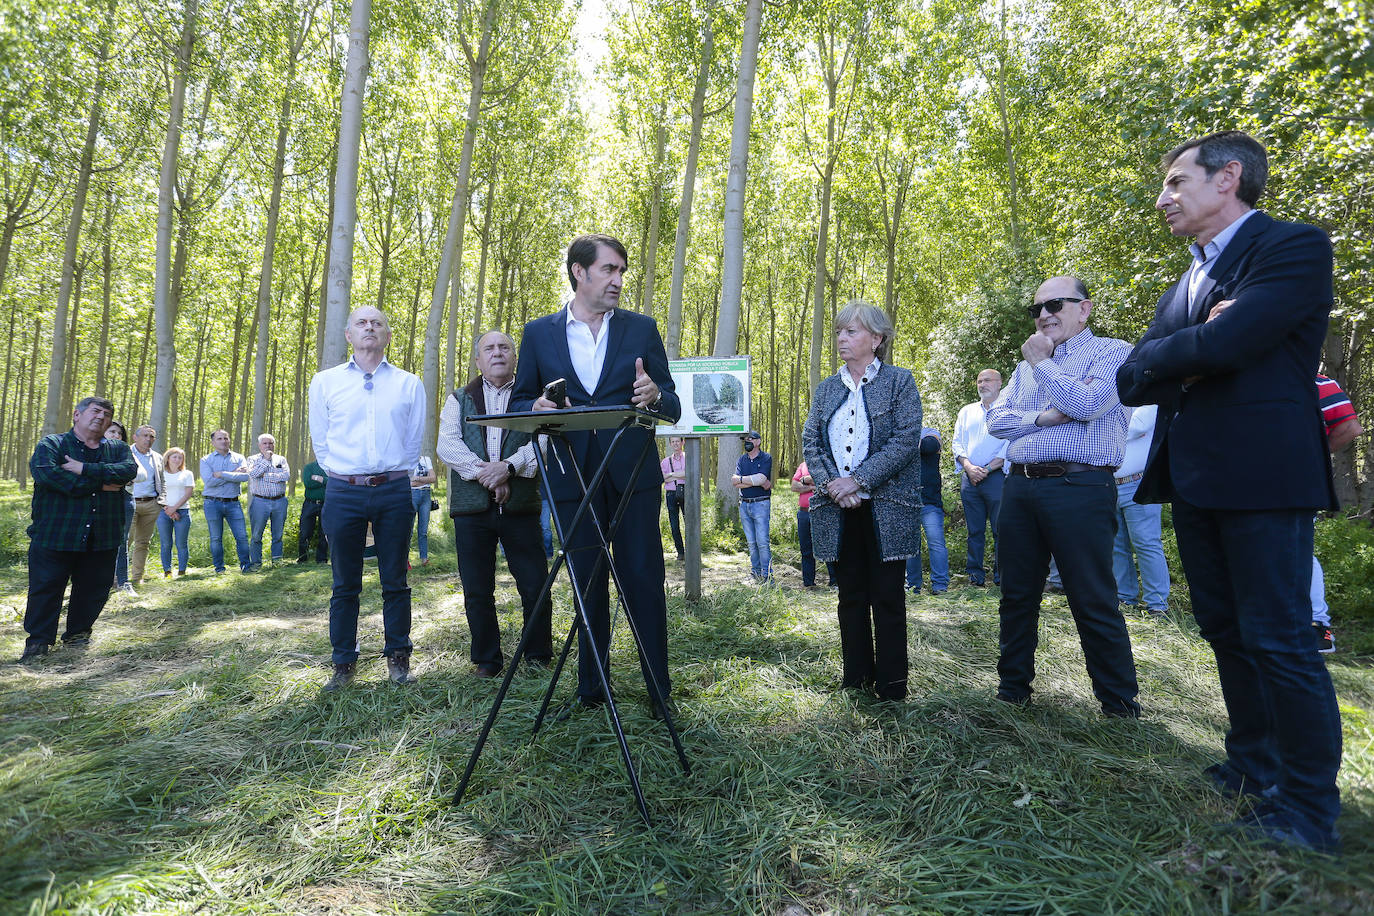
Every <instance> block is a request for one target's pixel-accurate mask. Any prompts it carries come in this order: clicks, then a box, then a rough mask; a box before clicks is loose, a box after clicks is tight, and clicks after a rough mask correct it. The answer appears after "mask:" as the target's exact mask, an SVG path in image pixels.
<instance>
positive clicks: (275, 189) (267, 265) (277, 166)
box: [253, 23, 304, 430]
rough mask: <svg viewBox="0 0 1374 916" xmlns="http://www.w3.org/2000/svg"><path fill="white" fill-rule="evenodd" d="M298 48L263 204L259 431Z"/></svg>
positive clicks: (289, 65)
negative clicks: (269, 188) (267, 196)
mask: <svg viewBox="0 0 1374 916" xmlns="http://www.w3.org/2000/svg"><path fill="white" fill-rule="evenodd" d="M293 24H294V23H293ZM303 37H304V36H303V35H302V38H303ZM299 47H300V45H299V44H298V43H297V39H296V37H295V36H294V35H292V36H289V37H288V40H287V52H286V81H285V83H284V84H283V85H282V91H281V113H280V114H279V115H278V116H277V147H276V151H275V154H274V155H273V157H272V196H271V198H270V200H269V201H268V203H267V230H266V234H267V237H266V238H265V239H264V240H263V243H262V272H261V273H260V274H259V275H258V359H257V365H256V366H254V370H253V428H254V429H259V430H260V429H262V423H263V416H262V406H263V405H262V402H263V398H264V389H265V388H266V387H267V363H266V361H265V360H264V359H263V353H265V352H266V350H267V335H268V333H269V332H270V330H271V324H272V322H271V315H270V313H269V310H270V309H271V307H272V259H273V257H274V255H275V254H276V249H277V219H278V217H279V216H280V214H281V186H282V180H283V178H284V176H285V174H286V137H287V134H288V133H289V132H290V130H291V91H292V88H293V87H294V84H295V82H296V53H297V50H298V49H299Z"/></svg>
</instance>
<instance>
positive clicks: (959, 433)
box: [951, 401, 1007, 476]
mask: <svg viewBox="0 0 1374 916" xmlns="http://www.w3.org/2000/svg"><path fill="white" fill-rule="evenodd" d="M951 451H952V452H953V453H954V465H955V467H957V468H958V469H959V473H960V474H963V473H964V466H963V465H962V464H960V463H959V459H960V458H967V459H968V460H969V461H971V462H973V464H974V465H975V466H977V467H980V468H985V467H987V466H988V464H989V463H991V462H992V460H993V459H994V458H1001V459H1003V461H1004V462H1005V460H1006V457H1007V440H1005V439H998V438H997V437H996V436H993V435H991V434H989V433H988V412H987V408H985V407H983V402H982V401H974V402H973V403H972V404H965V405H964V406H963V407H961V408H959V417H958V419H956V420H955V421H954V442H953V444H952V446H951ZM1001 471H1002V473H1003V474H1005V473H1006V472H1007V466H1006V464H1005V463H1004V464H1003V465H1002V468H1001ZM965 476H967V475H965Z"/></svg>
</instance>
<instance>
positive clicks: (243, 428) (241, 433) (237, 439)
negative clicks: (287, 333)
mask: <svg viewBox="0 0 1374 916" xmlns="http://www.w3.org/2000/svg"><path fill="white" fill-rule="evenodd" d="M257 339H258V310H257V309H253V320H252V322H250V324H249V326H248V338H247V341H248V347H249V349H250V350H253V349H254V348H255V347H256V346H257ZM256 355H257V354H256V353H255V352H250V353H245V354H244V356H243V375H242V376H241V377H240V380H239V404H240V405H242V406H241V407H240V408H239V428H238V429H233V430H230V433H231V437H232V438H233V440H234V444H235V445H240V447H243V446H242V445H241V444H242V443H246V442H247V441H248V440H247V436H248V435H249V434H250V433H254V432H257V431H256V430H254V429H252V426H251V423H249V419H250V417H249V415H248V410H247V406H248V382H249V377H250V372H249V370H250V367H251V366H252V364H253V361H252V359H250V357H253V358H256ZM229 384H231V385H232V384H233V379H230V382H229ZM244 451H245V453H246V454H251V453H252V451H253V450H252V449H250V448H245V449H244Z"/></svg>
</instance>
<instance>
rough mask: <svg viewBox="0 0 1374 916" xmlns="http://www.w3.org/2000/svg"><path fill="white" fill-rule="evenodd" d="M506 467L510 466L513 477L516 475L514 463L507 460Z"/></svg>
mask: <svg viewBox="0 0 1374 916" xmlns="http://www.w3.org/2000/svg"><path fill="white" fill-rule="evenodd" d="M506 467H508V468H510V476H511V477H514V476H515V465H513V464H511V463H510V462H509V461H507V462H506Z"/></svg>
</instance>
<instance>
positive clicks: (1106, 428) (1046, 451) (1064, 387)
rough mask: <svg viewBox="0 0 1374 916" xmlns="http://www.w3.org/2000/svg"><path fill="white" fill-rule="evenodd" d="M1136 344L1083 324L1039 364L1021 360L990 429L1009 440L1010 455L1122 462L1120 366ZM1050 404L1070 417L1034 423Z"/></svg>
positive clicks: (1124, 417)
mask: <svg viewBox="0 0 1374 916" xmlns="http://www.w3.org/2000/svg"><path fill="white" fill-rule="evenodd" d="M1130 355H1131V345H1130V344H1128V343H1126V341H1124V340H1116V339H1114V338H1111V337H1096V336H1094V335H1093V332H1092V331H1090V330H1088V329H1087V328H1084V329H1083V330H1082V331H1079V332H1078V333H1077V334H1075V335H1074V336H1073V337H1070V338H1069V339H1068V340H1066V341H1064V342H1063V343H1061V344H1060V345H1059V346H1057V347H1055V348H1054V355H1053V356H1051V357H1050V358H1049V359H1043V360H1041V361H1040V362H1039V363H1037V364H1036V365H1035V366H1034V367H1032V366H1031V364H1030V363H1028V362H1026V361H1025V360H1022V361H1021V362H1020V363H1019V364H1018V365H1017V367H1016V372H1015V373H1014V374H1013V375H1012V377H1011V384H1010V385H1008V386H1007V387H1006V389H1005V390H1004V391H1003V392H1002V395H1001V396H1000V397H999V398H998V399H997V400H996V402H994V403H993V405H992V407H991V408H989V409H988V432H990V433H991V434H992V435H994V436H996V437H997V438H999V439H1006V440H1007V461H1010V462H1012V463H1014V464H1037V463H1039V462H1042V461H1076V462H1078V463H1080V464H1092V465H1098V466H1110V467H1114V468H1115V467H1120V465H1121V459H1122V453H1123V451H1124V449H1125V444H1126V426H1127V424H1128V423H1129V422H1130V410H1129V409H1128V408H1126V407H1123V406H1122V404H1121V399H1120V398H1118V397H1117V393H1116V370H1117V369H1119V368H1121V364H1122V363H1124V362H1125V361H1126V357H1128V356H1130ZM1050 407H1055V408H1058V409H1059V411H1060V412H1061V413H1063V414H1065V415H1067V416H1068V417H1069V418H1070V419H1069V421H1068V422H1067V423H1060V424H1059V425H1058V426H1036V425H1035V419H1036V417H1038V416H1039V415H1040V413H1041V412H1042V411H1044V410H1046V409H1048V408H1050Z"/></svg>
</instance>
